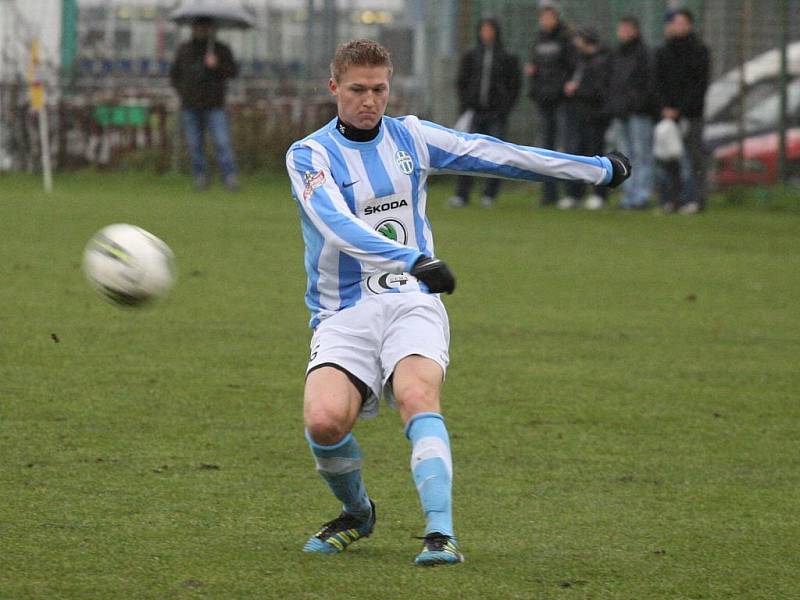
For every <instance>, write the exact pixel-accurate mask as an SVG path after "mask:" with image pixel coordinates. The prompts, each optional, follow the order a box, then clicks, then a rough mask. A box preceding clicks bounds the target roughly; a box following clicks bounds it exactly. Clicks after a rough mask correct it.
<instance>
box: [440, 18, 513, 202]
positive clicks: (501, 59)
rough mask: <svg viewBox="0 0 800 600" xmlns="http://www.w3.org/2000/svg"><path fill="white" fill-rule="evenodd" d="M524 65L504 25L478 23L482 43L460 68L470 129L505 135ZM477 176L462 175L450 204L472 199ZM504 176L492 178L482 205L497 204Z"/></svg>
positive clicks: (460, 92)
mask: <svg viewBox="0 0 800 600" xmlns="http://www.w3.org/2000/svg"><path fill="white" fill-rule="evenodd" d="M519 88H520V69H519V61H518V60H517V57H516V56H514V55H512V54H509V53H508V52H506V50H505V49H504V48H503V40H502V38H501V37H500V25H499V24H498V22H497V21H496V20H495V19H483V20H481V22H480V23H479V25H478V45H477V46H476V47H475V48H473V49H472V50H469V51H467V52H466V53H465V54H464V56H463V57H462V59H461V64H460V66H459V69H458V81H457V89H458V100H459V103H460V105H461V112H462V113H463V112H465V111H472V112H473V116H472V123H471V126H470V128H469V131H471V132H473V133H485V134H487V135H491V136H493V137H498V138H501V137H503V136H504V135H505V132H506V125H507V124H508V114H509V112H511V109H512V108H513V106H514V104H515V103H516V101H517V98H518V96H519ZM474 181H475V178H474V177H468V176H461V177H459V178H458V183H457V185H456V192H455V195H454V196H453V197H452V198H450V200H449V201H448V204H449V206H451V207H453V208H459V207H462V206H465V205H466V204H467V203H468V202H469V193H470V190H471V189H472V185H473V183H474ZM499 190H500V180H499V179H497V178H489V179H487V180H486V183H485V185H484V188H483V195H482V196H481V205H482V206H485V207H491V206H493V205H494V203H495V201H496V198H497V193H498V191H499Z"/></svg>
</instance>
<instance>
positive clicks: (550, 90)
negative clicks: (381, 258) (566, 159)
mask: <svg viewBox="0 0 800 600" xmlns="http://www.w3.org/2000/svg"><path fill="white" fill-rule="evenodd" d="M538 18H539V30H538V33H537V35H536V39H535V40H534V42H533V44H532V46H531V50H530V58H529V60H528V62H527V63H526V64H525V75H526V76H527V77H528V95H529V96H530V98H531V100H533V102H534V103H535V104H536V106H537V108H538V111H539V117H540V125H541V127H542V139H541V140H540V141H539V145H540V146H541V147H543V148H549V149H551V150H556V149H557V148H556V146H557V145H558V143H559V142H560V141H561V142H563V140H564V138H565V135H564V133H565V132H564V128H565V124H566V121H567V120H568V119H567V117H566V115H565V114H564V109H565V107H564V100H565V97H564V84H566V83H567V81H569V79H570V77H571V76H572V72H573V71H574V69H575V50H574V47H573V44H572V32H571V31H570V28H569V26H568V25H566V24H565V23H564V22H563V21H562V20H561V14H560V12H559V6H558V3H557V2H555V1H554V0H540V2H539V16H538ZM557 202H558V183H557V182H555V181H547V182H545V183H544V185H543V186H542V199H541V204H542V206H548V205H555V204H556V203H557Z"/></svg>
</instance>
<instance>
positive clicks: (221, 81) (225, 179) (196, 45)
mask: <svg viewBox="0 0 800 600" xmlns="http://www.w3.org/2000/svg"><path fill="white" fill-rule="evenodd" d="M175 20H177V21H178V22H179V23H180V22H186V20H185V19H184V20H179V19H175ZM190 22H191V26H192V37H191V39H190V40H188V41H186V42H184V43H183V44H181V45H180V46H179V47H178V52H177V54H176V56H175V61H174V62H173V63H172V67H171V69H170V73H169V76H170V81H171V82H172V86H173V87H174V88H175V90H176V91H177V92H178V96H179V97H180V100H181V126H182V128H183V132H184V135H185V137H186V145H187V147H188V148H189V156H190V157H191V165H192V167H191V168H192V177H193V179H194V186H195V189H196V190H198V191H202V190H205V189H207V188H208V186H209V183H210V178H209V174H208V162H207V161H206V156H205V151H204V146H205V132H206V130H208V132H209V133H210V134H211V139H212V141H213V142H214V148H215V150H216V155H217V164H218V166H219V170H220V172H221V175H222V183H223V185H224V186H225V187H226V188H227V189H229V190H238V189H239V177H238V171H237V168H236V159H235V157H234V153H233V147H232V144H231V137H230V128H229V124H228V117H227V115H226V114H225V88H226V82H227V80H228V79H230V78H232V77H236V75H237V74H238V72H239V68H238V66H237V65H236V62H235V60H234V58H233V53H232V52H231V49H230V48H229V47H228V46H227V45H225V44H223V43H221V42H218V41H217V40H215V39H214V36H215V29H216V23H215V19H214V18H213V17H210V16H203V15H200V16H193V17H191V21H190Z"/></svg>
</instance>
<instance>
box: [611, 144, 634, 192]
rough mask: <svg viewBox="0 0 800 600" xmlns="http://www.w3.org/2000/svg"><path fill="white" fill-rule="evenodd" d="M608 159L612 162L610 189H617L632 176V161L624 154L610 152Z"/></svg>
mask: <svg viewBox="0 0 800 600" xmlns="http://www.w3.org/2000/svg"><path fill="white" fill-rule="evenodd" d="M606 158H607V159H608V160H610V161H611V168H612V173H611V181H609V182H608V184H607V185H608V187H612V188H615V187H617V186H618V185H619V184H620V183H622V182H623V181H625V180H626V179H627V178H628V177H630V176H631V161H630V159H629V158H628V157H627V156H625V155H624V154H623V153H622V152H617V151H616V150H614V151H613V152H609V153H608V154H607V155H606Z"/></svg>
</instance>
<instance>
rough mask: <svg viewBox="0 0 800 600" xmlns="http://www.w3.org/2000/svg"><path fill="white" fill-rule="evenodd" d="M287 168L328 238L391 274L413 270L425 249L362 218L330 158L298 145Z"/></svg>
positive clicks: (299, 198) (311, 217)
mask: <svg viewBox="0 0 800 600" xmlns="http://www.w3.org/2000/svg"><path fill="white" fill-rule="evenodd" d="M286 170H287V171H288V173H289V179H290V180H291V183H292V195H293V196H294V198H295V200H296V201H297V204H298V205H299V206H300V210H302V211H303V212H304V213H305V214H306V215H307V217H308V219H309V220H310V222H311V223H312V225H313V226H314V227H315V228H316V229H317V230H318V231H319V233H320V234H321V235H322V237H323V238H324V239H325V241H326V242H327V243H329V244H332V245H333V246H334V247H336V248H337V249H339V250H340V251H341V252H345V253H346V254H349V255H350V256H352V257H353V258H355V259H357V260H359V261H360V262H362V263H364V264H366V265H369V266H371V267H375V268H377V269H379V270H381V271H386V272H389V273H403V272H407V271H410V270H411V267H413V266H414V263H415V262H416V261H417V260H418V259H419V258H420V257H421V256H422V252H420V251H419V250H417V249H415V248H410V247H408V246H404V245H402V244H399V243H397V242H395V241H393V240H390V239H389V238H387V237H384V236H383V235H381V234H379V233H378V232H377V231H375V230H374V229H372V227H370V226H369V225H368V224H367V223H365V222H364V221H362V220H361V219H359V218H358V217H357V216H356V215H355V214H353V211H352V210H350V207H349V206H348V205H347V202H346V201H345V199H344V197H343V196H342V193H341V191H340V190H339V186H338V185H337V184H336V182H335V181H334V180H333V177H331V171H330V165H329V164H328V162H327V160H326V158H325V157H324V156H323V155H322V154H321V153H319V152H316V151H314V150H312V148H310V147H309V146H305V145H295V146H292V148H290V149H289V152H288V153H287V155H286Z"/></svg>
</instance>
